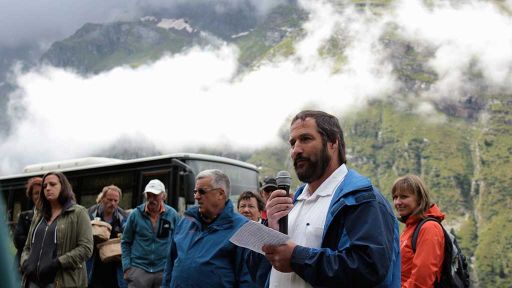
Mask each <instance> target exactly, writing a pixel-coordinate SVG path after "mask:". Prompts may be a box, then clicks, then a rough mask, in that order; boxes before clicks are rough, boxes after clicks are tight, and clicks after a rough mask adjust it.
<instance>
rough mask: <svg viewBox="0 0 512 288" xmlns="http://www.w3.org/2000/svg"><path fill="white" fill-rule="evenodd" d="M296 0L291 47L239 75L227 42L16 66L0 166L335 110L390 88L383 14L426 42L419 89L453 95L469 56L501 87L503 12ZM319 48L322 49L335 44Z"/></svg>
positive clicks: (229, 132) (249, 129)
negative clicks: (81, 64)
mask: <svg viewBox="0 0 512 288" xmlns="http://www.w3.org/2000/svg"><path fill="white" fill-rule="evenodd" d="M300 3H301V4H302V5H303V6H304V7H305V8H306V9H307V10H308V11H309V12H310V19H309V20H308V22H307V23H305V24H304V27H303V28H304V31H305V37H304V38H303V39H302V40H301V41H299V42H298V43H296V45H295V51H296V54H295V55H292V56H290V57H289V58H287V59H284V60H283V59H280V60H276V61H274V62H273V63H269V62H263V63H262V64H261V65H260V66H259V67H258V69H257V70H255V71H250V72H247V73H245V74H244V75H243V76H240V75H236V73H237V55H238V51H237V49H236V47H234V46H231V45H227V44H225V45H221V47H220V48H219V47H217V48H208V49H203V50H201V49H199V48H193V49H191V50H189V51H187V52H184V53H181V54H178V55H174V56H167V57H164V58H162V59H160V60H159V61H157V62H155V63H152V64H148V65H145V66H140V67H138V68H130V67H118V68H116V69H113V70H111V71H107V72H104V73H101V74H99V75H95V76H91V77H87V78H84V77H82V76H79V75H78V74H76V73H73V72H72V71H66V70H63V69H59V68H54V67H39V68H38V69H34V70H32V71H29V72H27V73H24V74H20V75H19V76H18V84H19V87H20V88H19V90H17V91H15V92H14V93H13V94H12V95H11V101H12V103H13V106H16V105H14V104H17V105H22V106H23V107H24V109H25V111H26V113H25V114H23V117H22V118H20V119H17V120H16V121H15V123H16V126H15V127H13V133H12V134H11V135H9V136H8V137H7V138H5V139H3V141H2V142H1V143H0V159H1V160H0V173H2V174H5V173H11V172H16V171H19V170H20V168H21V167H22V166H24V165H26V164H30V163H35V162H40V161H56V160H61V159H66V158H75V157H84V156H88V155H90V154H91V153H94V151H98V150H100V149H102V148H104V147H108V145H111V144H112V143H117V144H118V140H119V139H129V138H130V137H131V138H142V139H144V140H145V141H148V142H151V143H154V145H155V147H156V148H157V149H159V150H160V151H164V152H169V153H171V152H178V151H182V149H186V148H193V147H213V146H227V147H236V148H246V149H256V148H261V147H263V146H265V145H269V144H271V143H274V142H275V141H277V140H278V139H277V138H278V131H279V129H280V127H281V126H282V125H283V123H285V122H286V121H288V119H289V117H290V115H293V114H295V113H296V112H298V111H299V110H301V109H303V108H304V107H316V108H321V109H324V110H326V111H327V112H331V113H336V114H339V113H344V112H348V111H352V110H355V109H358V108H359V107H361V106H364V105H365V104H366V103H367V100H369V99H373V98H378V97H392V96H393V95H394V93H397V90H396V89H397V87H399V85H397V84H399V83H397V80H396V79H395V76H394V74H393V72H392V66H391V63H390V60H389V59H387V54H386V53H385V50H386V49H387V48H386V47H383V45H385V44H383V42H382V41H381V37H382V35H383V34H382V33H383V31H384V28H385V27H387V26H386V25H388V24H389V23H390V22H394V23H396V25H398V27H399V28H400V29H399V31H400V32H401V33H403V35H404V37H406V38H409V39H411V40H418V41H420V43H422V44H423V45H426V46H430V47H434V48H435V49H436V50H435V51H436V53H435V55H434V57H433V58H432V59H431V61H430V62H429V64H430V65H431V67H432V69H434V70H435V72H436V73H437V74H438V75H439V77H440V80H439V81H438V82H437V83H436V84H435V85H434V86H433V87H432V89H431V90H430V91H427V93H426V94H425V95H428V97H456V95H457V93H460V91H461V90H462V89H466V88H467V87H469V86H470V84H471V83H467V80H466V79H465V78H464V72H465V71H466V70H467V67H468V65H470V64H471V63H477V65H478V67H479V68H480V70H481V71H482V73H483V74H484V77H485V79H486V80H487V81H488V82H489V83H490V84H491V85H496V86H500V87H502V86H505V87H506V86H507V85H510V82H511V81H510V67H511V63H512V55H511V54H510V53H512V47H510V45H511V44H512V41H511V37H512V33H504V31H505V32H506V31H511V29H512V24H511V22H510V21H511V19H510V16H506V15H504V14H502V13H500V12H499V10H496V9H495V8H494V6H492V5H490V4H485V3H480V2H475V3H470V4H464V5H461V6H459V7H451V6H436V7H433V8H426V7H424V6H423V5H422V4H420V3H419V2H418V1H416V0H408V1H402V2H400V3H398V5H397V6H396V10H395V11H394V14H392V15H391V16H390V17H388V16H386V15H384V16H382V17H380V16H378V15H371V13H365V12H364V11H363V12H361V11H359V10H356V9H340V7H335V6H333V5H332V4H330V3H331V2H330V1H314V2H311V1H309V2H306V1H303V2H300ZM476 11H478V12H479V13H478V14H476ZM475 17H476V18H475ZM331 37H343V38H342V40H343V41H345V42H343V48H342V49H343V51H342V52H340V53H343V55H344V60H343V63H342V65H340V63H339V61H340V60H339V59H336V58H335V57H332V58H331V57H326V56H325V55H322V56H320V55H319V53H320V51H322V49H324V48H325V47H326V43H327V42H328V41H330V40H332V39H331ZM340 49H341V48H340ZM324 52H325V51H324ZM331 52H332V53H331V54H329V53H327V55H332V54H336V53H337V51H334V52H333V51H331ZM322 53H323V52H322ZM337 61H338V62H337ZM338 68H339V69H338ZM509 91H510V90H509ZM17 101H21V102H19V103H17ZM422 103H423V104H421V105H418V106H417V108H416V110H415V111H416V112H417V113H419V114H422V115H427V117H429V116H428V115H435V108H434V106H432V104H430V103H428V101H425V102H422ZM13 115H18V114H16V113H14V114H13Z"/></svg>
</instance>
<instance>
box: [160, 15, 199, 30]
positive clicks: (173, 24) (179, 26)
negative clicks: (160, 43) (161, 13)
mask: <svg viewBox="0 0 512 288" xmlns="http://www.w3.org/2000/svg"><path fill="white" fill-rule="evenodd" d="M156 26H158V27H161V28H164V29H176V30H183V29H185V30H187V32H188V33H192V32H194V31H195V29H194V28H192V27H191V26H190V25H188V23H187V21H186V20H185V19H183V18H181V19H168V18H162V20H160V22H159V23H158V24H157V25H156Z"/></svg>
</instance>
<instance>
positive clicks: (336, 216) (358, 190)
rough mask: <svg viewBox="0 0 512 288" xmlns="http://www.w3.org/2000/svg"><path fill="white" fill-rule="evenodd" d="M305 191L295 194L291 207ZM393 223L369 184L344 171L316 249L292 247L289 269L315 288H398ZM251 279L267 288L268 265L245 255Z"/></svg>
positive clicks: (395, 224)
mask: <svg viewBox="0 0 512 288" xmlns="http://www.w3.org/2000/svg"><path fill="white" fill-rule="evenodd" d="M304 187H305V186H302V187H300V188H299V189H298V190H297V192H296V193H295V198H294V202H295V201H296V200H297V197H298V196H299V195H300V194H301V193H302V191H303V190H304ZM399 245H400V243H399V231H398V222H397V220H396V217H395V216H394V214H393V210H392V208H391V205H390V204H389V202H388V201H387V200H386V199H385V198H384V196H382V194H381V193H380V192H379V191H378V190H377V189H376V188H374V187H373V186H372V184H371V182H370V180H369V179H368V178H366V177H363V176H361V175H359V174H358V173H357V172H355V171H354V170H349V171H348V173H347V175H346V176H345V179H344V180H343V182H342V184H341V185H340V186H339V187H338V188H337V189H336V191H335V192H334V195H333V198H332V200H331V204H330V207H329V211H328V212H327V218H326V221H325V226H324V234H323V238H322V245H321V248H309V247H304V246H299V245H297V246H296V247H295V249H294V250H293V254H292V259H291V267H292V269H293V271H294V272H295V273H297V274H298V275H299V276H300V277H301V278H302V279H304V280H305V281H306V282H308V283H309V284H311V285H312V286H315V287H397V288H399V287H400V246H399ZM247 264H248V266H249V269H250V271H251V275H252V276H253V278H254V279H255V280H257V281H258V283H259V284H260V285H264V284H265V283H266V285H268V280H269V277H268V276H269V275H270V269H271V266H270V263H269V262H268V261H267V260H266V258H265V257H263V256H262V255H260V254H258V253H255V252H251V253H249V256H248V258H247Z"/></svg>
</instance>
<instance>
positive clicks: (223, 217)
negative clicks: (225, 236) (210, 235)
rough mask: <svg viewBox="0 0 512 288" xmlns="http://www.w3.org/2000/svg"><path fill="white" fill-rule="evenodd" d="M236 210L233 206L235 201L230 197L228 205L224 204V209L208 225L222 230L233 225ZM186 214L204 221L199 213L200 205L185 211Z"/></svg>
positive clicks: (198, 220)
mask: <svg viewBox="0 0 512 288" xmlns="http://www.w3.org/2000/svg"><path fill="white" fill-rule="evenodd" d="M234 213H235V210H234V208H233V203H232V202H231V200H229V199H228V201H226V205H225V206H224V210H222V212H221V213H220V214H219V216H217V218H216V219H215V220H214V221H213V222H212V223H210V225H208V227H211V228H214V229H217V230H222V229H226V228H229V227H231V226H233V216H234ZM185 215H186V216H189V217H192V218H194V220H195V221H197V222H199V223H203V222H204V221H203V220H202V219H201V215H200V214H199V206H194V207H192V208H190V209H188V210H187V211H186V212H185Z"/></svg>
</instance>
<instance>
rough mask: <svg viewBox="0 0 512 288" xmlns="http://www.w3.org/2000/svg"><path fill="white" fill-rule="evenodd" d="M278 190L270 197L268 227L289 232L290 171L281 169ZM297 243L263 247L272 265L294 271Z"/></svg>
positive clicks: (291, 206) (278, 176)
mask: <svg viewBox="0 0 512 288" xmlns="http://www.w3.org/2000/svg"><path fill="white" fill-rule="evenodd" d="M276 182H277V190H275V191H274V192H272V194H271V195H270V197H269V198H268V201H267V205H266V209H267V219H268V227H270V228H272V229H274V230H279V231H280V232H281V233H284V234H288V213H290V211H291V210H292V208H293V201H292V198H291V197H290V186H291V182H292V181H291V176H290V173H288V171H279V172H278V173H277V176H276ZM296 245H297V244H295V242H293V241H291V240H290V241H288V242H287V243H286V244H283V245H279V246H273V245H265V246H263V247H262V250H263V252H265V256H266V257H267V260H268V261H269V262H270V263H272V266H273V267H274V268H275V269H276V270H278V271H281V272H292V269H291V266H290V260H291V257H292V253H293V249H294V248H295V246H296Z"/></svg>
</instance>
